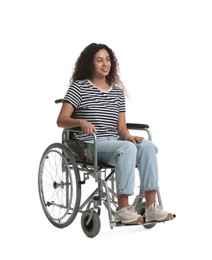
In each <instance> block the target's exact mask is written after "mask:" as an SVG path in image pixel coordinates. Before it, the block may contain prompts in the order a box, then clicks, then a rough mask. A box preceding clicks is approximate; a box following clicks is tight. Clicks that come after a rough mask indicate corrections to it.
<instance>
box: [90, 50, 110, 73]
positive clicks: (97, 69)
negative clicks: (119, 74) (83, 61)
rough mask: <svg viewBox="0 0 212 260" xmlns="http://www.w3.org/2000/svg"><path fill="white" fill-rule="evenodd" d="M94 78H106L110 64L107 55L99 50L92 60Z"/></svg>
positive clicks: (104, 51)
mask: <svg viewBox="0 0 212 260" xmlns="http://www.w3.org/2000/svg"><path fill="white" fill-rule="evenodd" d="M93 65H94V75H93V76H94V77H98V78H102V77H106V76H107V75H108V74H109V72H110V67H111V62H110V56H109V53H108V52H107V51H106V50H105V49H102V50H99V51H98V52H97V53H96V54H95V55H94V59H93Z"/></svg>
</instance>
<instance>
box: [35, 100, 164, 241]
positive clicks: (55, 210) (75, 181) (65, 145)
mask: <svg viewBox="0 0 212 260" xmlns="http://www.w3.org/2000/svg"><path fill="white" fill-rule="evenodd" d="M62 101H63V100H62V99H59V100H55V103H62ZM127 127H128V129H129V131H131V130H132V131H133V130H136V131H144V132H145V134H146V135H147V138H148V139H149V140H152V135H151V132H150V130H149V126H148V125H146V124H135V123H128V124H127ZM80 131H81V130H80V129H73V128H71V129H63V131H62V142H61V143H53V144H51V145H49V146H48V147H47V148H46V149H45V151H44V152H43V155H42V157H41V160H40V164H39V170H38V191H39V197H40V202H41V205H42V209H43V211H44V213H45V215H46V217H47V219H48V220H49V221H50V222H51V224H53V225H54V226H56V227H58V228H65V227H67V226H69V225H70V224H71V223H72V222H73V221H74V220H75V218H76V216H77V214H78V213H81V214H82V215H81V227H82V230H83V232H84V233H85V235H86V236H88V237H90V238H92V237H95V236H97V235H98V234H99V231H100V229H101V221H100V215H101V209H102V206H103V205H104V207H105V208H106V211H107V213H108V219H109V225H110V228H111V229H113V228H114V227H119V226H124V225H125V224H122V223H121V222H119V221H115V220H114V216H115V212H116V209H117V195H116V185H115V168H114V167H113V166H110V165H100V164H99V163H98V156H97V137H96V134H95V133H93V144H92V146H89V147H85V146H82V145H81V144H78V143H76V142H75V140H74V139H73V133H77V132H80ZM91 155H92V160H91V159H90V158H91ZM137 174H138V173H137ZM137 178H138V181H136V187H135V196H134V197H133V201H132V204H131V205H132V206H134V207H135V209H136V210H137V212H138V214H140V215H144V212H145V207H146V202H145V197H144V194H143V193H142V190H141V187H140V180H139V176H137ZM90 180H92V182H93V185H94V190H92V191H91V192H90V193H89V194H88V196H86V197H85V199H84V200H83V201H81V200H82V189H83V188H82V187H83V186H84V185H85V184H86V182H89V181H90ZM157 202H158V204H159V205H160V206H161V207H162V200H161V196H160V192H159V191H157ZM157 223H158V222H148V223H145V221H144V222H143V223H141V224H139V225H142V226H143V227H144V228H147V229H150V228H153V227H154V226H155V225H156V224H157ZM128 226H129V225H128Z"/></svg>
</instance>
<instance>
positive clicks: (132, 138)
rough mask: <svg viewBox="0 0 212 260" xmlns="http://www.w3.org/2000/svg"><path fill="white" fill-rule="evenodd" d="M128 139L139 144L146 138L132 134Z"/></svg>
mask: <svg viewBox="0 0 212 260" xmlns="http://www.w3.org/2000/svg"><path fill="white" fill-rule="evenodd" d="M126 140H127V141H130V142H133V143H134V144H139V143H141V142H142V141H143V140H144V138H143V137H141V136H133V135H130V136H128V137H127V139H126Z"/></svg>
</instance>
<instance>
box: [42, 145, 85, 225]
mask: <svg viewBox="0 0 212 260" xmlns="http://www.w3.org/2000/svg"><path fill="white" fill-rule="evenodd" d="M38 190H39V197H40V202H41V205H42V208H43V211H44V213H45V215H46V217H47V218H48V220H49V221H50V222H51V223H52V224H53V225H54V226H56V227H59V228H64V227H67V226H68V225H70V224H71V223H72V221H73V220H74V219H75V217H76V215H77V213H78V210H79V205H80V200H81V184H80V174H79V169H78V166H77V163H76V160H75V158H74V156H73V154H72V153H71V151H70V150H69V149H68V148H67V147H66V146H65V145H63V144H61V143H54V144H51V145H50V146H48V147H47V148H46V150H45V151H44V153H43V155H42V157H41V161H40V165H39V171H38Z"/></svg>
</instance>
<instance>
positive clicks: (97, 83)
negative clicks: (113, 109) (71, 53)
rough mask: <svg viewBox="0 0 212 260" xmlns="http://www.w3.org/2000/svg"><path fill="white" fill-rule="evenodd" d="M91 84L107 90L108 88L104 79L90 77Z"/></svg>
mask: <svg viewBox="0 0 212 260" xmlns="http://www.w3.org/2000/svg"><path fill="white" fill-rule="evenodd" d="M90 81H91V82H92V84H93V85H95V86H96V87H97V88H99V89H101V90H103V91H107V90H109V89H110V87H111V86H110V85H109V84H108V83H107V81H106V79H105V78H104V79H96V78H95V79H90Z"/></svg>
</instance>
